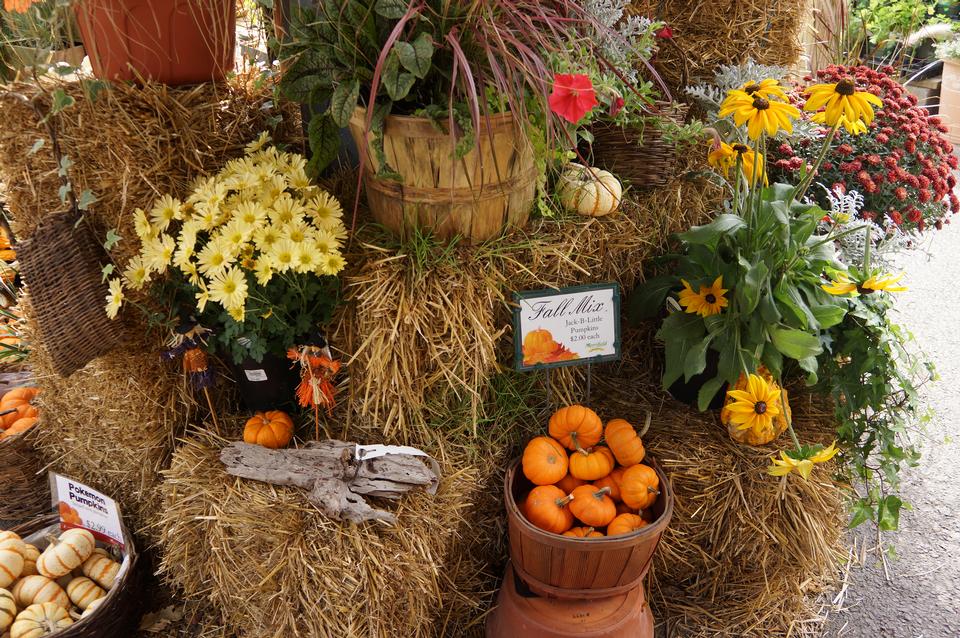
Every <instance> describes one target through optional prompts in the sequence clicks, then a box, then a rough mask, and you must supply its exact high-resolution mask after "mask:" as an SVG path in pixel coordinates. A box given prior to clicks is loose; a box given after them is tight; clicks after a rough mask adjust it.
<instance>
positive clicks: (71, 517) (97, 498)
mask: <svg viewBox="0 0 960 638" xmlns="http://www.w3.org/2000/svg"><path fill="white" fill-rule="evenodd" d="M50 494H51V496H52V500H53V506H54V507H55V508H56V509H57V511H58V512H59V513H60V528H61V529H70V528H74V527H81V528H83V529H87V530H90V531H91V532H93V535H94V536H95V537H96V538H97V539H99V540H101V541H103V542H104V543H110V544H111V545H118V546H119V547H120V548H121V549H123V548H124V541H123V525H122V524H121V522H120V521H121V518H120V508H119V507H117V503H116V501H114V500H113V499H112V498H110V497H109V496H106V495H105V494H102V493H100V492H98V491H97V490H95V489H93V488H92V487H89V486H87V485H84V484H83V483H81V482H79V481H75V480H73V479H71V478H67V477H66V476H61V475H59V474H54V473H52V472H51V473H50Z"/></svg>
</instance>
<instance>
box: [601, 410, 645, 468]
mask: <svg viewBox="0 0 960 638" xmlns="http://www.w3.org/2000/svg"><path fill="white" fill-rule="evenodd" d="M647 423H648V425H649V421H648V422H647ZM644 430H646V428H644ZM640 436H641V435H639V434H637V431H636V430H634V429H633V426H632V425H630V422H629V421H626V420H624V419H612V420H611V421H610V422H609V423H607V427H606V429H605V430H604V431H603V438H604V439H606V441H607V446H609V448H610V451H611V452H613V455H614V456H615V457H616V458H617V463H619V464H620V465H622V466H624V467H630V466H631V465H636V464H637V463H640V462H641V461H643V457H644V456H646V451H645V450H644V449H643V441H642V440H641V439H640Z"/></svg>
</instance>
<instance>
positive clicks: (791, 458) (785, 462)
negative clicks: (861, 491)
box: [767, 441, 840, 480]
mask: <svg viewBox="0 0 960 638" xmlns="http://www.w3.org/2000/svg"><path fill="white" fill-rule="evenodd" d="M804 447H805V449H804V450H800V451H794V452H793V454H788V453H787V452H786V451H784V450H781V451H780V458H779V459H776V458H771V459H770V461H771V465H769V466H768V467H767V472H768V473H769V474H772V475H773V476H786V475H787V474H790V473H792V472H794V471H796V473H797V474H799V475H800V476H802V477H803V479H804V480H807V479H808V478H810V473H811V472H813V466H814V465H815V464H817V463H826V462H827V461H829V460H830V459H832V458H833V457H834V456H836V455H837V452H839V451H840V450H839V449H838V448H837V442H836V441H834V442H833V443H831V444H830V446H829V447H826V448H822V449H820V450H819V451H816V452H811V451H810V450H807V449H806V446H804ZM808 455H809V456H808Z"/></svg>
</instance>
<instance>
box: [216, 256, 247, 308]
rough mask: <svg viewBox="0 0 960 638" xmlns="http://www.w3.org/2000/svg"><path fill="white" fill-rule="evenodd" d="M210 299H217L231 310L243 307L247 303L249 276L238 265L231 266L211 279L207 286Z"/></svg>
mask: <svg viewBox="0 0 960 638" xmlns="http://www.w3.org/2000/svg"><path fill="white" fill-rule="evenodd" d="M207 292H209V293H210V301H215V302H217V303H219V304H220V305H221V306H223V307H224V308H226V309H227V310H230V309H232V308H243V307H244V305H245V304H246V303H247V278H246V277H245V276H244V274H243V271H242V270H240V269H239V268H237V267H236V266H230V267H229V268H227V269H226V270H224V271H223V272H220V273H217V274H216V275H214V276H213V277H212V278H211V279H210V283H209V284H208V286H207Z"/></svg>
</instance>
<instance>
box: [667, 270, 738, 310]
mask: <svg viewBox="0 0 960 638" xmlns="http://www.w3.org/2000/svg"><path fill="white" fill-rule="evenodd" d="M680 281H681V282H682V283H683V290H681V291H680V294H679V295H678V297H679V300H680V305H681V306H683V307H684V309H685V310H686V312H688V313H690V314H699V315H700V316H701V317H709V316H710V315H716V314H720V313H721V312H723V309H724V308H726V307H727V304H728V301H727V298H726V297H724V296H723V295H724V293H725V292H727V290H728V289H727V288H724V287H723V275H721V276H719V277H717V278H716V279H715V280H714V282H713V284H711V285H710V286H709V287H707V286H700V292H699V293H697V292H694V291H693V288H691V287H690V284H689V283H688V282H687V280H686V279H681V280H680Z"/></svg>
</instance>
